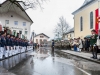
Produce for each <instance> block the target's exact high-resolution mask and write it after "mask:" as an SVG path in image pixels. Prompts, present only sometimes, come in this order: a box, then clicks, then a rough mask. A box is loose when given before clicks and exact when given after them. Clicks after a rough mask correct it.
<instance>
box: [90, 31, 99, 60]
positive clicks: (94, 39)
mask: <svg viewBox="0 0 100 75" xmlns="http://www.w3.org/2000/svg"><path fill="white" fill-rule="evenodd" d="M91 34H92V36H91V38H90V46H91V51H92V55H93V56H92V58H93V59H97V50H98V49H97V46H96V42H97V37H98V35H97V34H96V31H95V30H92V31H91Z"/></svg>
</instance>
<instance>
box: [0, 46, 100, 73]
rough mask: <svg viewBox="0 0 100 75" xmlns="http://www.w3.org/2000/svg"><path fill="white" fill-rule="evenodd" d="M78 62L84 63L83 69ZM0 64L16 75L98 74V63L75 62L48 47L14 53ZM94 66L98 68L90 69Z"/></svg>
mask: <svg viewBox="0 0 100 75" xmlns="http://www.w3.org/2000/svg"><path fill="white" fill-rule="evenodd" d="M80 63H82V64H85V66H84V65H82V66H83V67H84V68H85V69H84V68H80V67H79V66H81V65H79V64H80ZM88 64H89V66H88ZM93 65H94V66H93ZM0 66H2V67H4V68H6V69H8V70H9V71H10V72H12V73H15V74H16V75H100V71H99V70H100V69H99V64H96V63H92V62H84V61H79V62H78V63H77V62H76V61H75V60H72V59H66V58H64V57H61V56H60V55H57V54H54V53H52V52H51V49H50V48H40V49H37V50H35V52H33V51H31V52H28V53H23V54H19V55H16V56H14V57H11V58H9V59H6V60H4V61H1V62H0ZM96 67H98V69H94V70H93V69H91V68H96ZM89 68H90V69H89Z"/></svg>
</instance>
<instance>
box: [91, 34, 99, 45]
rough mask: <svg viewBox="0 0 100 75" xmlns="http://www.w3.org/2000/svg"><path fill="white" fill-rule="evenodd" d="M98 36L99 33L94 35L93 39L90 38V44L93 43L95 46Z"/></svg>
mask: <svg viewBox="0 0 100 75" xmlns="http://www.w3.org/2000/svg"><path fill="white" fill-rule="evenodd" d="M97 37H98V35H94V38H91V39H90V45H91V46H93V45H94V44H96V42H97Z"/></svg>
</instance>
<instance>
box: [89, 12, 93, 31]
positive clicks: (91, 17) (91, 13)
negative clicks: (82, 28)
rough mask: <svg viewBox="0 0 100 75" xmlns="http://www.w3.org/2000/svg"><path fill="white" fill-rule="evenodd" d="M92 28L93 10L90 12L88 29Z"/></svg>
mask: <svg viewBox="0 0 100 75" xmlns="http://www.w3.org/2000/svg"><path fill="white" fill-rule="evenodd" d="M92 28H93V12H90V29H92Z"/></svg>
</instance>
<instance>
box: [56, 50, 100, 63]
mask: <svg viewBox="0 0 100 75" xmlns="http://www.w3.org/2000/svg"><path fill="white" fill-rule="evenodd" d="M55 52H56V53H57V54H62V55H64V56H67V55H72V56H76V57H78V58H82V59H85V60H88V61H92V62H95V63H98V64H100V61H99V60H97V59H89V58H85V57H81V56H78V55H74V54H71V53H67V52H63V51H60V50H56V51H55Z"/></svg>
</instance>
